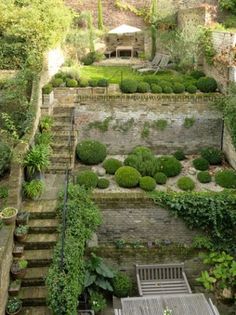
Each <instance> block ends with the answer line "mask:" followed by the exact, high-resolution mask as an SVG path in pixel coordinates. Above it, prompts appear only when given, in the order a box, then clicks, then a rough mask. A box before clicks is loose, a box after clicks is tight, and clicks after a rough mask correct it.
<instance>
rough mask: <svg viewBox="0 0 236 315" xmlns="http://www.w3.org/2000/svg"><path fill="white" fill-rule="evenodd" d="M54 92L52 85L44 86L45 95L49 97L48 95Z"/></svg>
mask: <svg viewBox="0 0 236 315" xmlns="http://www.w3.org/2000/svg"><path fill="white" fill-rule="evenodd" d="M52 90H53V86H52V84H51V83H48V84H46V85H44V87H43V94H47V95H48V94H50V93H51V92H52Z"/></svg>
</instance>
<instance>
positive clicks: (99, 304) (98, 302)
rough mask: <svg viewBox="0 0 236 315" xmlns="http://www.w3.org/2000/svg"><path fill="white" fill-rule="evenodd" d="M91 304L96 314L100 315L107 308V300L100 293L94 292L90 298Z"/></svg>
mask: <svg viewBox="0 0 236 315" xmlns="http://www.w3.org/2000/svg"><path fill="white" fill-rule="evenodd" d="M89 304H90V307H91V309H92V310H94V312H95V313H98V312H100V311H102V310H104V309H105V308H106V306H107V303H106V299H105V298H104V296H103V295H102V294H101V293H99V292H92V293H91V295H90V297H89Z"/></svg>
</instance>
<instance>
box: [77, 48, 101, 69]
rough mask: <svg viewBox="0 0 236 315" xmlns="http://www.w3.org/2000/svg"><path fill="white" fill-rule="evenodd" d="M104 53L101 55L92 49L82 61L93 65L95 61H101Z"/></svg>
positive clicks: (87, 64)
mask: <svg viewBox="0 0 236 315" xmlns="http://www.w3.org/2000/svg"><path fill="white" fill-rule="evenodd" d="M101 60H102V55H100V54H99V53H98V52H95V51H92V52H89V53H88V54H87V55H85V56H84V57H83V58H82V59H81V61H82V62H83V64H84V65H85V66H89V65H92V64H93V63H94V62H95V61H101Z"/></svg>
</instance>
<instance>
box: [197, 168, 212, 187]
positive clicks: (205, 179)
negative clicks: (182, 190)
mask: <svg viewBox="0 0 236 315" xmlns="http://www.w3.org/2000/svg"><path fill="white" fill-rule="evenodd" d="M197 179H198V180H199V182H200V183H202V184H207V183H210V182H211V175H210V173H209V172H208V171H203V172H199V173H198V174H197Z"/></svg>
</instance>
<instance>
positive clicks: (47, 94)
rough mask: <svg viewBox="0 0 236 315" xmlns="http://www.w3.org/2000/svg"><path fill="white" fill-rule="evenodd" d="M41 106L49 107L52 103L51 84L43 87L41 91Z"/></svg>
mask: <svg viewBox="0 0 236 315" xmlns="http://www.w3.org/2000/svg"><path fill="white" fill-rule="evenodd" d="M42 92H43V105H44V106H47V107H49V106H50V105H51V104H52V103H53V101H54V93H53V86H52V84H51V83H48V84H46V85H44V87H43V89H42Z"/></svg>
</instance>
